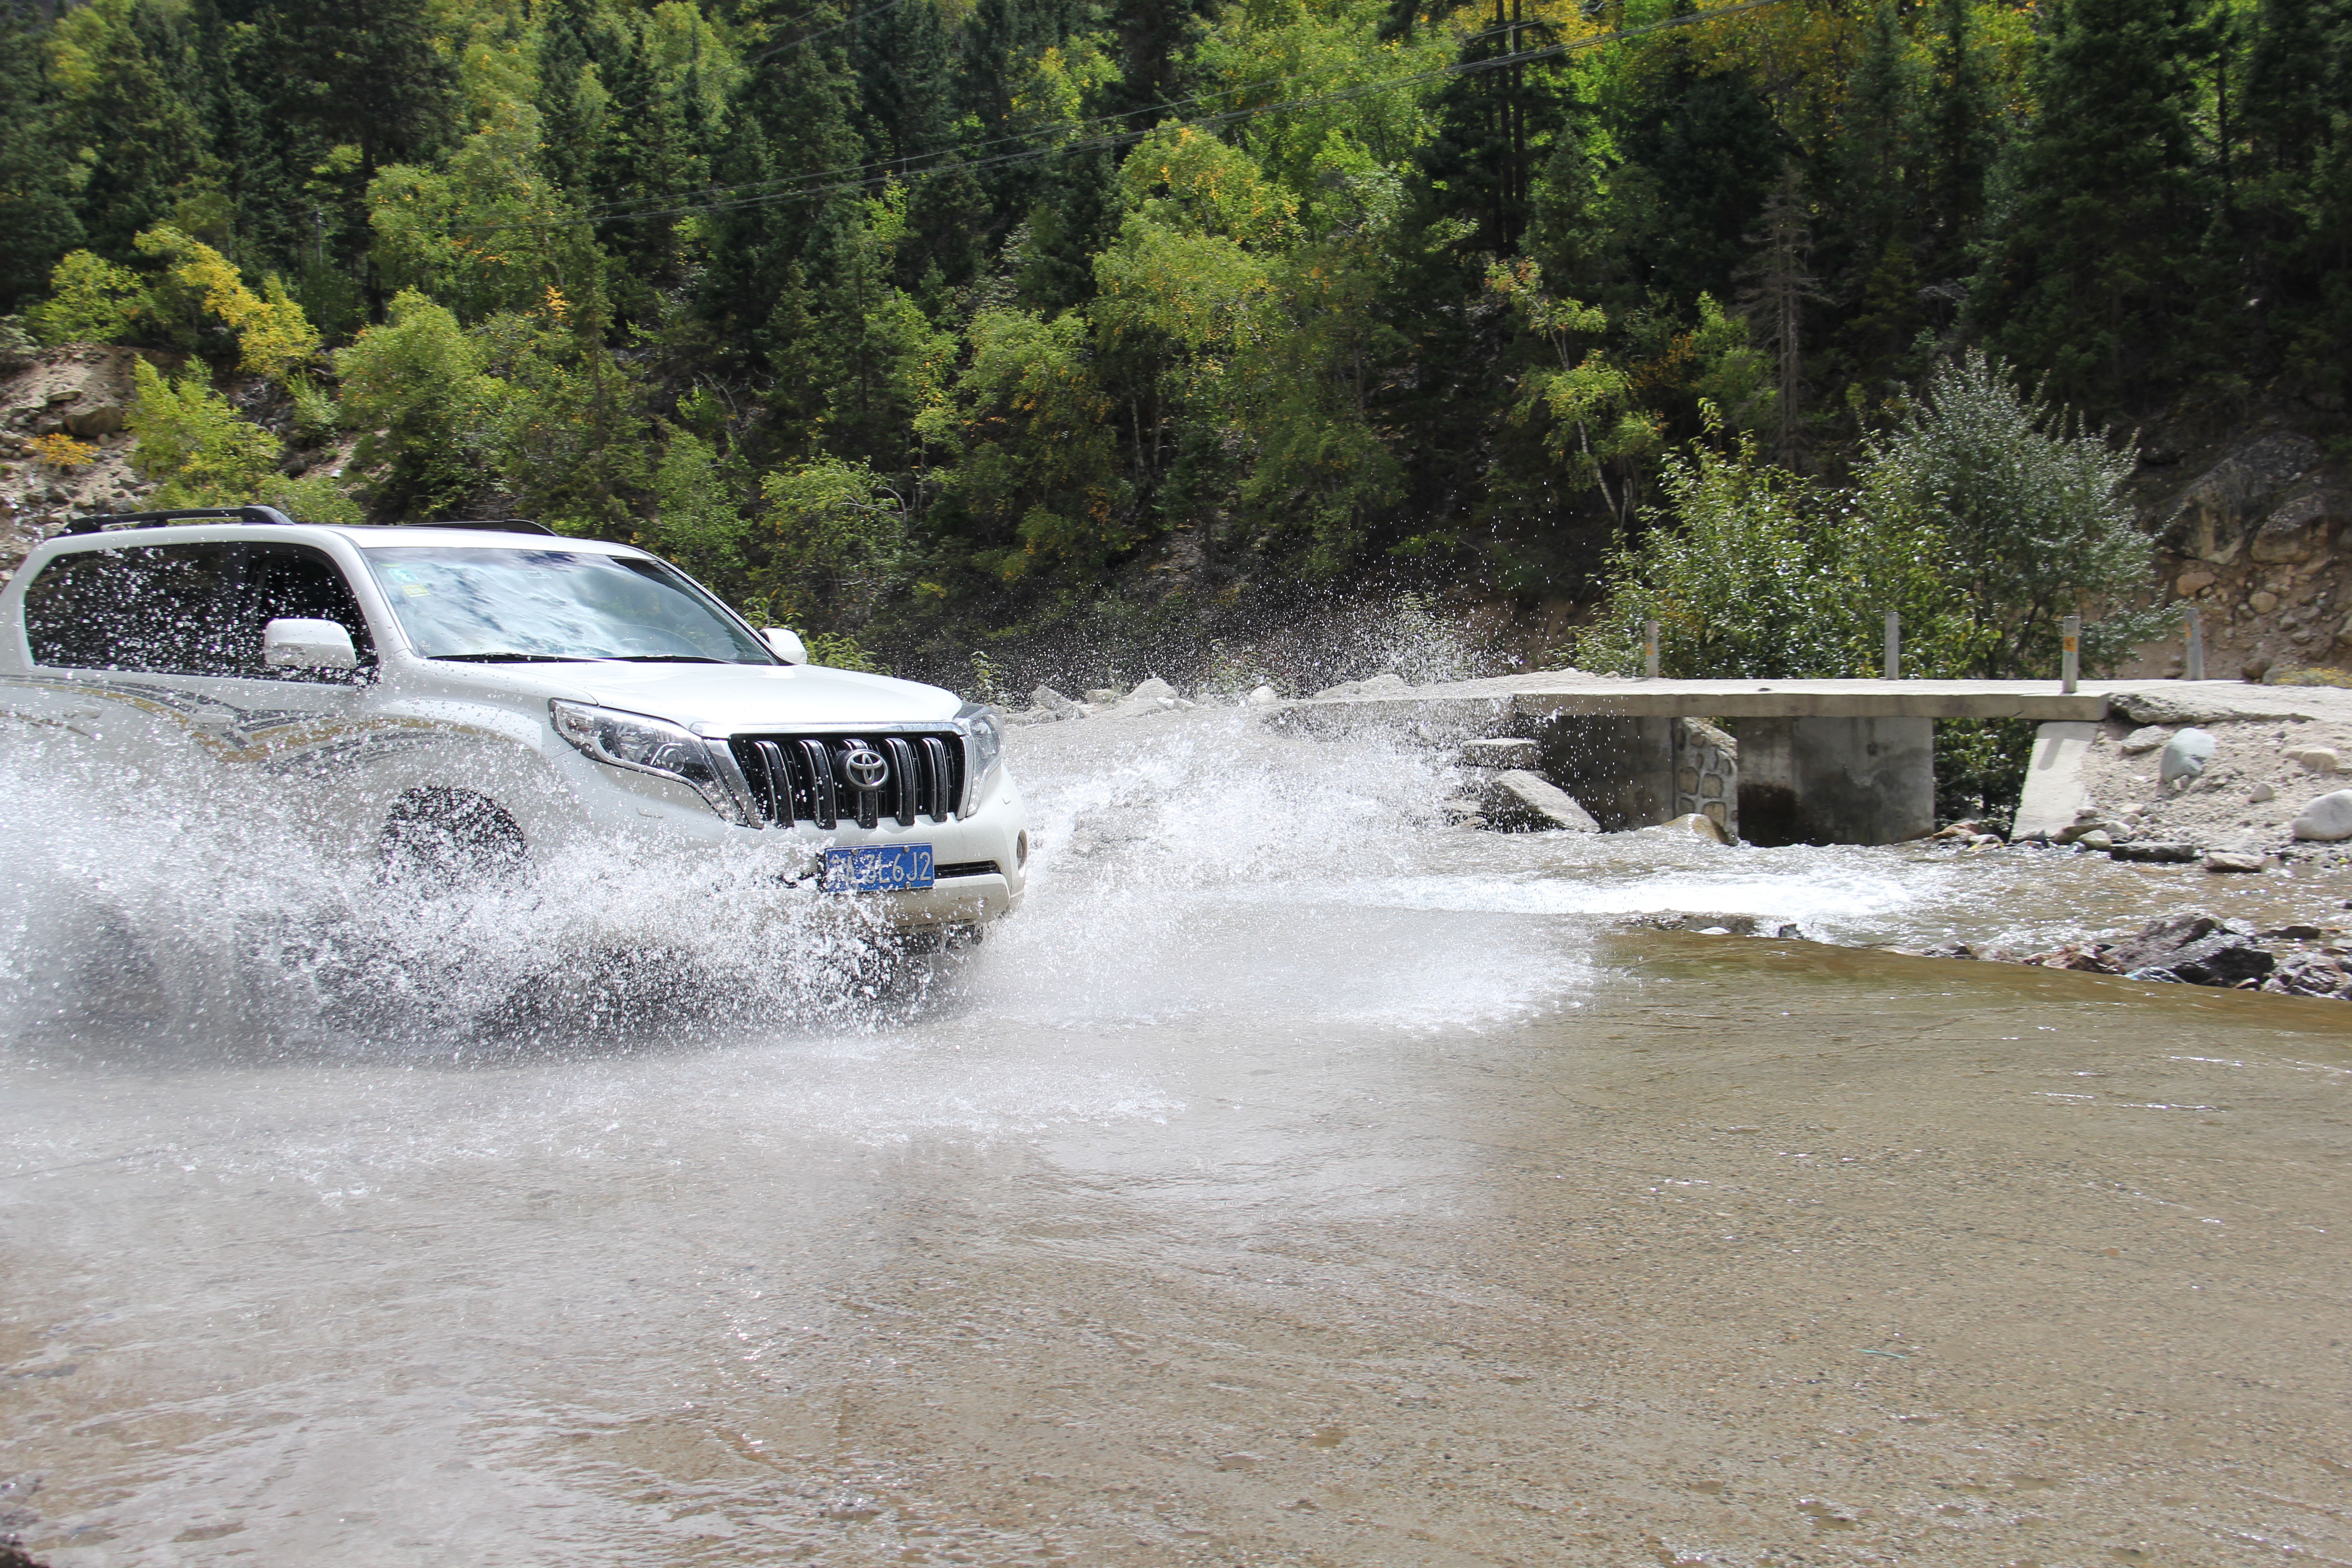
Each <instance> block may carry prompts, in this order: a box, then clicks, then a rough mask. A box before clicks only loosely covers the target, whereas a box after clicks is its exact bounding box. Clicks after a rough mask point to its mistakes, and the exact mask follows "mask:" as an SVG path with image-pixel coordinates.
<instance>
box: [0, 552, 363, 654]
mask: <svg viewBox="0 0 2352 1568" xmlns="http://www.w3.org/2000/svg"><path fill="white" fill-rule="evenodd" d="M280 616H286V617H293V618H299V619H302V620H320V621H334V622H337V623H339V624H341V626H342V627H343V628H344V629H345V630H346V631H349V632H350V633H351V634H352V647H354V648H355V649H357V650H358V653H359V656H360V668H361V669H362V670H365V669H367V668H371V667H372V666H373V665H374V663H375V645H374V640H373V638H372V637H369V635H368V626H367V619H366V617H365V616H362V615H361V614H360V606H359V601H358V600H357V599H355V598H353V597H352V590H351V585H350V584H348V583H346V582H345V581H344V580H343V574H342V573H341V571H339V570H337V568H336V566H335V564H334V563H333V562H332V561H331V559H329V558H328V556H327V555H326V553H325V552H323V551H320V550H315V549H312V548H310V546H307V545H299V544H268V543H253V544H245V543H219V544H142V545H131V546H126V547H124V548H122V549H120V550H83V551H76V552H73V553H71V554H67V555H60V556H58V558H57V559H56V560H54V561H52V562H50V563H48V565H47V566H46V567H44V568H43V569H42V572H41V574H40V576H38V577H37V578H36V579H34V581H33V583H32V585H31V586H30V587H28V588H27V589H26V591H25V635H26V640H27V641H29V642H30V643H31V644H32V649H33V662H34V663H36V664H43V665H49V666H52V667H61V668H68V669H121V670H140V671H146V672H151V673H155V674H163V675H234V676H242V677H245V678H247V679H257V678H268V679H290V680H328V681H344V680H349V679H352V678H351V676H349V675H347V674H344V673H342V672H341V671H327V670H298V669H269V668H265V667H264V666H263V664H262V662H261V629H262V627H264V626H268V624H269V622H271V621H272V620H274V619H277V618H278V617H280Z"/></svg>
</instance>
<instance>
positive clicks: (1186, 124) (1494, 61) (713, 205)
mask: <svg viewBox="0 0 2352 1568" xmlns="http://www.w3.org/2000/svg"><path fill="white" fill-rule="evenodd" d="M893 3H898V0H893ZM1785 4H1787V0H1737V3H1736V4H1733V5H1720V6H1717V7H1716V8H1715V9H1713V10H1708V11H1694V12H1686V13H1684V14H1683V15H1681V16H1665V17H1660V18H1659V19H1657V20H1655V21H1652V22H1643V23H1638V24H1636V25H1635V26H1630V27H1618V28H1615V29H1612V31H1609V32H1606V33H1591V34H1587V35H1585V36H1584V37H1580V38H1570V39H1566V40H1563V41H1561V42H1559V43H1556V44H1548V45H1545V46H1543V47H1539V48H1533V49H1521V50H1517V51H1514V52H1511V53H1507V54H1501V55H1495V56H1491V57H1489V58H1486V59H1482V60H1456V61H1454V62H1451V63H1449V64H1447V65H1444V66H1441V67H1438V68H1434V69H1432V70H1425V71H1416V72H1413V73H1412V74H1411V75H1407V76H1402V77H1391V78H1389V79H1385V80H1382V81H1377V82H1362V83H1359V84H1357V85H1356V86H1354V87H1349V88H1340V89H1335V90H1333V91H1330V92H1324V93H1314V94H1310V95H1308V96H1307V97H1303V98H1296V99H1290V100H1284V101H1282V102H1277V103H1268V104H1261V105H1258V106H1256V107H1255V108H1249V109H1237V110H1226V111H1223V112H1220V113H1213V114H1207V115H1202V116H1201V117H1199V118H1197V119H1193V120H1189V121H1182V122H1181V123H1180V124H1178V125H1177V126H1176V127H1175V129H1178V130H1192V131H1208V130H1215V129H1219V128H1222V127H1224V126H1228V125H1235V124H1241V123H1244V122H1245V121H1251V120H1255V119H1258V118H1260V117H1261V116H1264V115H1268V114H1286V113H1295V112H1297V111H1299V110H1307V109H1317V108H1322V107H1325V106H1327V105H1332V104H1339V103H1352V102H1355V101H1356V100H1360V99H1363V98H1370V97H1372V96H1374V95H1376V94H1379V93H1383V92H1393V91H1396V90H1398V89H1402V88H1408V87H1416V86H1420V85H1422V84H1423V83H1426V82H1432V81H1442V80H1444V79H1448V78H1451V77H1467V76H1475V75H1479V74H1481V73H1484V72H1486V71H1492V70H1500V69H1504V68H1507V67H1511V66H1517V65H1526V64H1528V63H1530V62H1533V61H1536V60H1544V59H1555V58H1562V57H1565V56H1567V55H1570V54H1575V53H1579V52H1581V51H1583V50H1586V49H1591V48H1598V47H1601V45H1603V44H1612V43H1619V42H1622V41H1624V40H1626V39H1629V38H1637V37H1647V36H1650V35H1652V34H1656V33H1664V32H1672V31H1676V30H1679V29H1681V28H1684V27H1688V26H1696V25H1698V24H1701V23H1707V22H1715V21H1719V20H1722V19H1724V18H1726V17H1729V16H1741V15H1745V14H1748V13H1750V12H1755V11H1761V10H1766V9H1769V7H1772V6H1775V5H1785ZM1535 25H1536V24H1530V23H1520V24H1517V26H1520V27H1522V28H1525V27H1528V26H1535ZM1507 30H1508V26H1506V27H1504V28H1498V29H1490V31H1507ZM1480 36H1485V35H1480ZM1307 74H1309V73H1307V72H1305V71H1297V72H1293V73H1290V74H1289V75H1286V76H1281V77H1269V78H1265V79H1260V80H1259V81H1256V82H1246V83H1243V84H1241V85H1240V86H1239V87H1230V88H1223V89H1217V90H1215V91H1213V92H1203V93H1196V94H1193V95H1192V96H1191V97H1188V98H1181V99H1171V100H1167V101H1166V102H1164V103H1159V104H1152V105H1148V106H1146V107H1144V108H1141V109H1133V110H1121V111H1120V112H1118V113H1117V114H1109V115H1100V116H1097V117H1096V118H1094V119H1092V120H1083V121H1071V122H1068V123H1066V124H1063V125H1055V126H1047V127H1043V128H1041V129H1040V130H1038V131H1034V132H1015V133H1013V134H1009V135H1005V136H1000V137H995V138H992V139H991V140H990V141H987V142H977V143H973V144H971V145H970V146H964V147H953V148H947V149H943V150H941V151H940V152H938V153H926V154H923V155H922V156H924V157H925V158H927V159H929V163H927V164H926V165H925V166H923V167H919V168H915V167H908V166H906V162H905V161H904V160H896V159H894V160H887V161H880V160H871V161H868V162H866V163H856V164H844V165H841V166H839V167H836V168H833V169H817V170H811V171H809V172H808V173H806V174H800V175H795V176H793V177H792V182H791V183H790V184H789V187H788V188H785V189H782V190H763V189H762V187H763V186H768V185H776V184H786V182H780V181H755V182H751V183H749V184H740V185H732V186H721V187H718V188H716V189H713V190H712V191H710V193H709V195H710V198H711V199H708V200H703V201H696V202H683V203H677V204H675V205H667V206H659V207H645V208H635V209H631V208H628V207H625V206H622V205H618V204H611V205H606V206H604V208H601V209H588V210H584V211H583V212H581V213H579V214H577V215H575V216H569V217H563V218H555V219H541V220H534V221H530V222H521V223H500V224H478V225H468V226H464V227H463V228H462V229H461V230H460V232H465V233H468V234H489V233H499V232H504V231H508V230H513V229H553V228H578V227H582V226H593V225H596V224H601V223H641V222H644V221H646V220H647V219H658V218H674V217H687V216H693V215H695V214H698V213H722V212H735V211H740V210H741V209H743V208H745V207H754V206H766V205H773V204H775V203H779V202H800V201H811V200H814V199H816V198H818V197H821V196H828V195H845V194H847V193H850V192H855V191H865V190H872V189H874V188H875V187H876V186H878V185H886V184H889V183H890V182H891V181H893V180H916V179H923V178H927V177H929V176H930V175H933V174H945V173H949V172H950V171H952V170H957V169H962V170H967V171H970V172H972V173H979V172H982V171H984V170H989V169H995V168H1005V167H1010V166H1013V165H1014V164H1018V163H1035V162H1038V161H1041V160H1043V159H1046V158H1058V157H1063V156H1066V155H1068V154H1071V153H1086V152H1095V151H1099V150H1103V149H1107V148H1112V147H1120V146H1131V145H1133V144H1134V143H1135V142H1140V141H1141V140H1143V138H1144V137H1146V136H1148V135H1150V134H1151V133H1152V132H1154V131H1158V130H1162V129H1166V127H1164V126H1160V125H1154V126H1150V127H1147V128H1145V129H1143V130H1125V131H1115V132H1102V133H1098V134H1096V135H1092V136H1082V137H1076V138H1074V139H1072V140H1068V141H1064V142H1058V143H1056V144H1055V145H1053V146H1050V147H1042V148H1031V149H1028V150H1026V151H1022V152H1014V153H1000V154H998V155H996V156H994V157H990V158H982V159H978V160H968V159H967V158H966V154H967V153H970V152H972V151H976V150H977V149H979V148H983V147H991V146H1001V145H1003V143H1005V142H1019V141H1028V140H1032V139H1034V138H1035V137H1038V136H1042V135H1060V134H1066V133H1068V132H1072V131H1076V130H1082V129H1084V128H1087V127H1090V126H1106V125H1110V124H1113V123H1115V122H1117V121H1122V120H1128V119H1132V118H1133V117H1135V116H1136V115H1139V114H1150V113H1156V112H1160V111H1161V110H1170V109H1182V108H1187V107H1197V106H1200V105H1202V104H1206V103H1209V102H1212V101H1213V100H1218V99H1230V98H1231V97H1233V96H1234V94H1235V93H1237V92H1244V91H1247V90H1249V89H1253V88H1256V87H1262V86H1266V85H1270V84H1274V83H1279V82H1285V81H1294V80H1297V79H1298V78H1299V77H1302V76H1305V75H1307ZM808 182H829V183H821V184H811V183H808ZM752 193H757V194H752Z"/></svg>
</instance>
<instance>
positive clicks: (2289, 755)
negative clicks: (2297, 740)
mask: <svg viewBox="0 0 2352 1568" xmlns="http://www.w3.org/2000/svg"><path fill="white" fill-rule="evenodd" d="M2285 755H2286V760H2287V761H2288V762H2291V763H2302V764H2303V765H2304V766H2305V768H2308V769H2309V770H2310V771H2311V772H2313V773H2340V772H2342V771H2343V767H2344V760H2343V759H2342V758H2341V757H2339V756H2338V755H2337V754H2336V748H2334V747H2333V746H2291V747H2289V748H2288V749H2287V751H2286V753H2285Z"/></svg>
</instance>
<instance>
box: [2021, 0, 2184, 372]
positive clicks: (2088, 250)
mask: <svg viewBox="0 0 2352 1568" xmlns="http://www.w3.org/2000/svg"><path fill="white" fill-rule="evenodd" d="M2043 17H2044V26H2045V29H2046V30H2045V32H2044V35H2043V37H2042V40H2041V43H2040V48H2039V52H2038V54H2037V57H2036V58H2035V61H2034V64H2033V67H2032V71H2031V75H2030V78H2029V82H2030V85H2031V87H2032V94H2033V100H2034V103H2035V112H2034V119H2033V122H2032V126H2031V127H2030V128H2029V129H2028V130H2027V131H2026V132H2025V133H2024V135H2023V136H2022V137H2021V139H2020V140H2019V141H2018V142H2016V143H2015V144H2014V145H2013V146H2012V147H2011V153H2010V156H2009V158H2008V159H2007V160H2006V161H2005V163H2004V164H2003V167H2002V169H2001V172H2000V184H2001V185H2002V188H2003V191H2004V199H2005V202H2006V205H2007V211H2006V212H2005V213H2004V214H2002V215H2001V216H2000V238H1999V241H1998V243H1997V244H1996V246H1995V247H1994V248H1993V250H1992V252H1991V254H1990V258H1988V261H1987V264H1986V267H1985V269H1984V271H1983V273H1982V274H1981V275H1980V277H1979V287H1978V289H1977V292H1976V308H1977V310H1978V313H1979V318H1980V319H1981V320H1982V321H1985V322H1986V323H1987V324H1988V325H1989V326H1990V327H1991V328H1992V330H1993V332H1994V334H1995V341H1996V342H1998V343H1999V344H2000V346H2001V348H2002V349H2003V350H2004V351H2005V352H2006V353H2009V354H2011V356H2013V357H2014V358H2015V359H2016V360H2017V361H2018V362H2019V363H2022V364H2024V365H2026V366H2028V367H2030V368H2032V369H2034V370H2038V371H2047V372H2048V373H2049V374H2050V376H2051V387H2052V390H2053V392H2054V393H2056V394H2057V395H2059V396H2061V397H2063V398H2065V399H2068V400H2070V401H2074V402H2078V403H2084V404H2087V405H2090V406H2093V407H2097V408H2112V407H2114V406H2116V404H2117V402H2118V401H2119V400H2120V399H2121V398H2123V397H2124V396H2126V395H2128V394H2137V393H2144V392H2145V391H2146V390H2147V389H2149V388H2150V387H2151V386H2152V385H2157V384H2168V383H2172V384H2177V383H2178V381H2179V378H2181V377H2182V376H2183V375H2184V374H2189V372H2190V371H2192V370H2193V369H2195V368H2198V363H2197V354H2196V349H2195V346H2194V345H2193V343H2191V342H2189V341H2188V340H2189V336H2190V330H2191V327H2192V325H2193V322H2194V321H2195V318H2196V315H2197V313H2198V310H2199V307H2200V303H2201V300H2202V297H2203V295H2204V292H2205V289H2206V288H2207V285H2208V282H2209V279H2207V277H2206V276H2205V275H2204V271H2203V269H2202V268H2200V265H2199V264H2198V262H2197V260H2196V258H2197V257H2198V256H2199V253H2200V247H2201V242H2202V240H2203V237H2204V233H2205V228H2206V224H2207V220H2208V213H2209V211H2210V201H2211V199H2212V195H2213V192H2212V188H2211V181H2210V176H2209V174H2208V173H2207V171H2206V170H2205V169H2204V168H2203V167H2202V166H2201V165H2200V159H2199V156H2198V148H2197V144H2196V134H2195V129H2194V125H2193V116H2194V114H2195V111H2196V108H2197V100H2198V83H2197V80H2196V76H2195V69H2196V67H2197V65H2198V63H2199V57H2200V52H2201V51H2202V48H2203V47H2204V45H2203V40H2202V36H2201V33H2200V28H2199V27H2198V26H2197V17H2196V15H2195V8H2194V5H2193V4H2192V0H2056V3H2055V4H2053V5H2052V6H2051V7H2050V8H2049V9H2048V10H2047V11H2046V12H2044V13H2043Z"/></svg>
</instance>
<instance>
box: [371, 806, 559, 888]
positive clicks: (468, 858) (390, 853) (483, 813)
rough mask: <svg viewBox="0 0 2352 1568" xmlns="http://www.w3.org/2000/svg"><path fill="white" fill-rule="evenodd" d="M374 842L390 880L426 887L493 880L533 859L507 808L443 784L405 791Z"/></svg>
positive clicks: (454, 885) (513, 872)
mask: <svg viewBox="0 0 2352 1568" xmlns="http://www.w3.org/2000/svg"><path fill="white" fill-rule="evenodd" d="M376 847H377V857H378V859H379V861H380V863H381V864H382V866H383V876H384V879H385V880H386V881H389V882H405V883H411V884H415V885H418V886H423V887H428V888H444V889H446V888H462V887H470V886H473V885H475V884H477V883H481V882H488V881H493V880H496V879H501V878H504V877H509V876H512V875H514V874H515V873H516V872H518V871H520V870H521V869H522V868H524V867H525V866H527V865H529V864H530V845H529V843H528V842H527V841H526V840H525V839H524V838H523V835H522V828H521V826H520V824H518V823H517V822H516V821H515V819H514V818H513V817H512V816H509V814H508V812H507V809H506V807H504V806H502V805H499V803H498V802H496V801H494V800H492V799H490V798H489V797H488V795H476V794H475V793H474V792H473V791H471V790H461V789H451V788H448V787H446V786H441V785H436V786H434V787H431V788H427V789H413V790H410V791H409V792H408V793H407V794H406V795H402V796H401V797H400V799H399V801H398V803H397V804H395V805H394V806H393V808H392V815H391V816H389V817H388V818H386V819H385V821H384V825H383V835H382V837H380V838H379V839H378V840H377V846H376Z"/></svg>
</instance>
